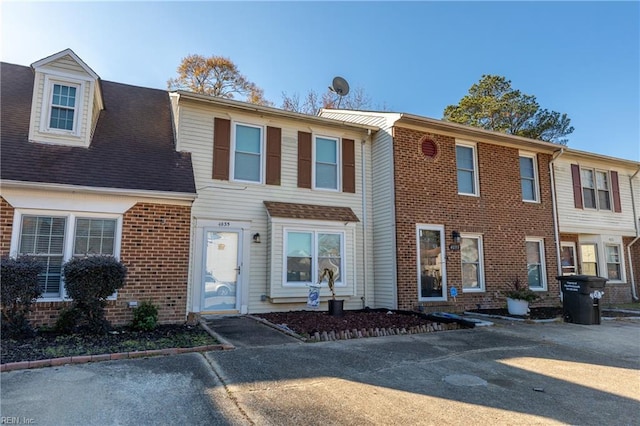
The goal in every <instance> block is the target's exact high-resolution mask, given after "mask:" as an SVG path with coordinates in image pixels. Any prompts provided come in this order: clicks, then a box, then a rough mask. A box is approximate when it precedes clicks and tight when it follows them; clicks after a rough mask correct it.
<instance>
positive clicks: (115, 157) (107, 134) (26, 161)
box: [0, 63, 196, 193]
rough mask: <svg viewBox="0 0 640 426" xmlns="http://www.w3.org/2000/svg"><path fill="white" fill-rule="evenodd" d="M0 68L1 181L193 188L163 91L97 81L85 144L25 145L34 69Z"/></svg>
mask: <svg viewBox="0 0 640 426" xmlns="http://www.w3.org/2000/svg"><path fill="white" fill-rule="evenodd" d="M1 66H2V68H1V69H0V75H1V94H2V96H1V98H0V108H1V116H0V141H1V151H0V155H1V160H0V168H1V172H0V173H1V177H2V179H6V180H15V181H23V182H41V183H56V184H65V185H80V186H91V187H101V188H118V189H132V190H148V191H167V192H181V193H195V192H196V189H195V182H194V176H193V169H192V165H191V154H190V153H184V152H176V150H175V143H174V132H173V124H172V117H171V105H170V101H169V95H168V93H167V92H166V91H164V90H157V89H148V88H143V87H137V86H129V85H125V84H120V83H113V82H109V81H101V84H102V94H103V98H104V104H105V109H104V110H103V111H102V112H101V113H100V117H99V119H98V124H97V126H96V129H95V133H94V136H93V139H92V141H91V145H90V146H89V148H82V147H69V146H59V145H52V144H43V143H36V142H29V140H28V137H29V120H30V114H31V99H32V92H33V84H34V72H33V70H32V69H31V68H29V67H25V66H20V65H13V64H6V63H2V65H1Z"/></svg>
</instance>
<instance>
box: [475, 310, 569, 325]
mask: <svg viewBox="0 0 640 426" xmlns="http://www.w3.org/2000/svg"><path fill="white" fill-rule="evenodd" d="M464 315H469V316H470V317H474V316H475V317H483V318H497V319H502V320H506V321H519V322H526V323H531V322H533V323H541V324H542V323H549V322H561V321H562V318H560V317H558V318H549V319H539V320H536V319H528V318H514V317H505V316H503V315H491V314H481V313H478V312H469V311H465V312H464Z"/></svg>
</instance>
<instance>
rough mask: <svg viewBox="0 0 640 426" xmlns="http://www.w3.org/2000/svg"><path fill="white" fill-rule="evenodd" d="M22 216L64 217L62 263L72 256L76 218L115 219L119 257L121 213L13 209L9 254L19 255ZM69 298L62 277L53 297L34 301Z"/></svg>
mask: <svg viewBox="0 0 640 426" xmlns="http://www.w3.org/2000/svg"><path fill="white" fill-rule="evenodd" d="M23 216H51V217H65V218H66V225H65V230H64V249H63V255H62V263H63V264H64V263H65V262H68V261H69V260H70V259H72V258H73V257H74V255H73V251H74V250H73V249H74V244H75V231H76V219H78V218H80V219H85V218H87V219H112V220H113V219H115V220H116V229H115V238H114V241H113V257H115V258H116V259H119V258H120V247H121V242H122V215H121V214H108V213H89V212H78V211H59V210H39V209H15V211H14V216H13V223H14V226H13V229H12V233H11V250H10V255H11V256H12V257H17V256H18V255H19V253H18V248H19V246H20V237H21V235H22V217H23ZM16 225H17V226H16ZM115 298H116V294H114V295H113V296H110V297H109V298H108V299H109V300H114V299H115ZM67 300H70V299H69V298H68V296H67V293H66V290H65V288H64V277H61V278H60V294H59V296H53V297H46V298H45V297H40V298H38V299H37V300H36V302H60V301H67Z"/></svg>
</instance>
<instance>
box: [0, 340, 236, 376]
mask: <svg viewBox="0 0 640 426" xmlns="http://www.w3.org/2000/svg"><path fill="white" fill-rule="evenodd" d="M226 349H230V348H228V347H227V346H226V345H205V346H195V347H193V348H168V349H151V350H148V351H135V352H119V353H115V354H101V355H80V356H70V357H64V358H51V359H39V360H36V361H21V362H9V363H7V364H0V372H5V371H15V370H24V369H28V368H41V367H56V366H60V365H65V364H84V363H87V362H99V361H110V360H116V359H133V358H146V357H151V356H161V355H164V356H166V355H177V354H184V353H190V352H206V351H222V350H226Z"/></svg>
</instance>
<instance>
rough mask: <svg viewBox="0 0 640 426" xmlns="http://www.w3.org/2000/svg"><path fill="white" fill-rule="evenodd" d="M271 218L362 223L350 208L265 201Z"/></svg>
mask: <svg viewBox="0 0 640 426" xmlns="http://www.w3.org/2000/svg"><path fill="white" fill-rule="evenodd" d="M264 205H265V207H266V208H267V212H269V216H271V217H282V218H287V219H308V220H332V221H336V222H360V219H358V216H356V214H355V213H354V212H353V210H351V209H350V208H349V207H335V206H318V205H313V204H298V203H280V202H277V201H264Z"/></svg>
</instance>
